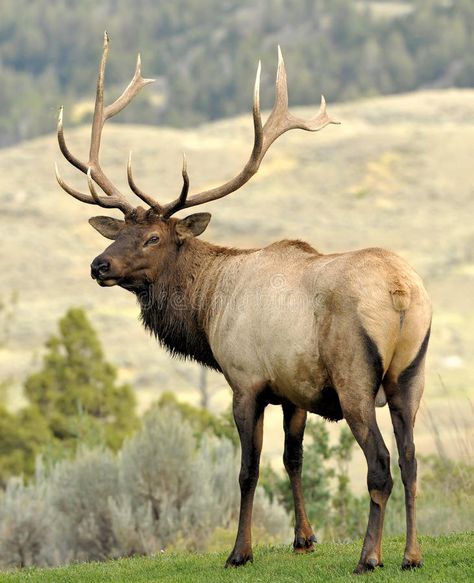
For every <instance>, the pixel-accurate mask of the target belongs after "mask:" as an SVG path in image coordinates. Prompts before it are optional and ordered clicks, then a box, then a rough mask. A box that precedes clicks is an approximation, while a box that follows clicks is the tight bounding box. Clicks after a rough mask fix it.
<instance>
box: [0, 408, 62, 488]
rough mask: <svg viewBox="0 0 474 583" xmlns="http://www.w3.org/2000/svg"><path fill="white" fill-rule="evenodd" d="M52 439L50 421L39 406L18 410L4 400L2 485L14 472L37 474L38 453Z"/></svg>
mask: <svg viewBox="0 0 474 583" xmlns="http://www.w3.org/2000/svg"><path fill="white" fill-rule="evenodd" d="M49 439H50V432H49V428H48V425H47V423H46V421H45V419H44V418H43V417H42V416H41V415H40V414H39V413H38V411H37V410H35V409H33V408H29V409H25V410H23V411H20V412H19V413H16V414H14V413H10V412H9V411H8V410H7V408H6V407H5V406H4V405H2V404H0V489H3V488H5V486H6V483H7V480H8V478H9V477H10V476H19V475H21V474H25V475H27V476H31V475H33V473H34V470H35V460H36V457H37V456H38V455H39V454H40V453H41V451H42V448H43V447H44V446H45V444H46V443H48V441H49Z"/></svg>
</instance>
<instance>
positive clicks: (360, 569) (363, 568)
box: [353, 559, 383, 575]
mask: <svg viewBox="0 0 474 583" xmlns="http://www.w3.org/2000/svg"><path fill="white" fill-rule="evenodd" d="M375 567H383V563H379V562H378V561H377V559H367V561H365V562H364V563H359V564H358V565H357V567H356V568H355V569H354V571H353V572H354V575H361V574H362V573H368V572H369V571H373V570H374V569H375Z"/></svg>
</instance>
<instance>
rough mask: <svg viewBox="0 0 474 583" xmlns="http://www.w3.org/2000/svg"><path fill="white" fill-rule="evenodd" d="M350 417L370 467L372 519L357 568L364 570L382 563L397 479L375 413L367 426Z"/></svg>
mask: <svg viewBox="0 0 474 583" xmlns="http://www.w3.org/2000/svg"><path fill="white" fill-rule="evenodd" d="M346 419H347V422H348V423H349V425H350V427H351V429H352V432H353V433H354V437H355V438H356V439H357V441H358V443H359V445H360V446H361V448H362V450H363V452H364V455H365V457H366V460H367V466H368V473H367V487H368V490H369V495H370V511H369V520H368V524H367V531H366V534H365V538H364V544H363V546H362V553H361V557H360V560H359V564H358V565H357V567H356V569H355V571H354V572H355V573H362V572H364V571H368V570H372V569H374V568H375V567H377V566H380V565H382V549H381V547H382V531H383V522H384V515H385V507H386V505H387V501H388V498H389V496H390V492H391V491H392V485H393V482H392V476H391V475H390V454H389V452H388V449H387V448H386V446H385V443H384V442H383V439H382V435H381V434H380V431H379V428H378V427H377V424H376V421H375V413H374V415H373V418H372V419H371V421H370V422H369V423H368V425H366V426H365V427H364V425H363V424H360V423H358V422H357V421H355V420H350V416H347V417H346Z"/></svg>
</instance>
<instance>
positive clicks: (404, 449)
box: [384, 331, 429, 569]
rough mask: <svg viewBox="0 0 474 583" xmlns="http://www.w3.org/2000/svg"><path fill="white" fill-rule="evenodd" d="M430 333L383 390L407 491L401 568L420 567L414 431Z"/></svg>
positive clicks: (390, 371)
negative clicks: (413, 356) (404, 366)
mask: <svg viewBox="0 0 474 583" xmlns="http://www.w3.org/2000/svg"><path fill="white" fill-rule="evenodd" d="M428 340H429V331H428V333H427V334H426V336H425V339H424V341H423V343H422V345H421V347H420V349H419V351H418V354H417V355H416V357H415V358H414V360H413V361H412V362H411V364H410V365H409V366H407V367H406V368H405V369H404V370H403V371H402V372H401V373H400V374H396V371H392V370H390V369H389V371H388V373H387V379H386V380H384V388H385V392H386V395H387V400H388V406H389V409H390V416H391V418H392V425H393V429H394V432H395V439H396V442H397V449H398V463H399V466H400V473H401V476H402V481H403V485H404V488H405V509H406V527H407V530H406V533H407V534H406V546H405V553H404V557H403V562H402V569H412V568H416V567H421V566H422V564H423V561H422V559H421V551H420V547H419V544H418V540H417V535H416V477H417V463H416V456H415V443H414V439H413V428H414V425H415V417H416V413H417V411H418V407H419V404H420V399H421V396H422V394H423V389H424V383H425V372H424V368H425V354H426V349H427V346H428ZM394 379H396V380H394Z"/></svg>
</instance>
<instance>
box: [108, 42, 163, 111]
mask: <svg viewBox="0 0 474 583" xmlns="http://www.w3.org/2000/svg"><path fill="white" fill-rule="evenodd" d="M141 71H142V60H141V57H140V53H138V57H137V65H136V67H135V74H134V75H133V78H132V80H131V81H130V83H129V84H128V85H127V87H126V88H125V90H124V91H123V93H122V95H120V97H118V98H117V99H116V100H115V101H114V102H113V103H111V104H110V105H108V106H107V107H106V108H105V112H104V118H105V119H109V118H111V117H113V116H114V115H117V113H120V112H121V111H122V109H124V108H125V107H127V105H128V104H129V103H130V102H131V101H132V99H133V98H134V97H135V95H136V94H137V93H138V92H139V91H140V90H141V89H143V87H145V86H146V85H148V84H150V83H154V82H155V81H156V79H144V78H143V77H142V72H141Z"/></svg>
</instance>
